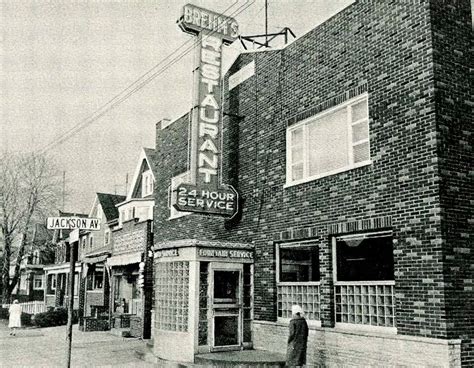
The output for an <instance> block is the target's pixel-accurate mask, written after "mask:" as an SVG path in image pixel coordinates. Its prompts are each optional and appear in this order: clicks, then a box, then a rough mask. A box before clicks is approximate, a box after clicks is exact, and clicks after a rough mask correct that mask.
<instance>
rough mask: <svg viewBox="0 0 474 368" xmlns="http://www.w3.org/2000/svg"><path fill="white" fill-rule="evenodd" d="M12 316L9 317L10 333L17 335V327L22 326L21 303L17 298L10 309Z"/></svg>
mask: <svg viewBox="0 0 474 368" xmlns="http://www.w3.org/2000/svg"><path fill="white" fill-rule="evenodd" d="M8 312H9V313H10V318H9V319H8V327H9V328H10V330H11V331H10V335H12V336H15V328H20V327H21V305H20V304H18V300H15V301H14V302H13V304H12V305H11V306H10V309H9V310H8Z"/></svg>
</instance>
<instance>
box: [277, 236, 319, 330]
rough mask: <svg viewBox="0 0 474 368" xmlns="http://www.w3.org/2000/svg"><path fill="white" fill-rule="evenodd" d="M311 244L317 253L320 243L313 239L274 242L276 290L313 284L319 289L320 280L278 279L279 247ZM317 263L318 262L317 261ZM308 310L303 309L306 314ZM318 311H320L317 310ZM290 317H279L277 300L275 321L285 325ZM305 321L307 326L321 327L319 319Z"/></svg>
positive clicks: (296, 246) (297, 246)
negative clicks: (316, 249)
mask: <svg viewBox="0 0 474 368" xmlns="http://www.w3.org/2000/svg"><path fill="white" fill-rule="evenodd" d="M311 245H313V246H314V247H316V248H318V254H319V250H320V246H321V244H320V243H319V242H318V241H317V240H315V239H311V240H304V241H296V242H282V243H276V244H275V260H276V272H275V281H276V290H277V293H278V288H279V287H285V286H301V285H304V286H309V287H311V286H313V287H317V288H318V291H319V290H320V286H321V281H280V249H281V247H282V246H283V248H286V249H288V248H299V247H308V246H311ZM318 263H319V262H318ZM319 268H320V270H321V265H320V264H319ZM320 270H319V279H320V280H321V271H320ZM307 312H308V311H304V313H305V314H306V313H307ZM319 313H320V311H319ZM290 320H291V318H284V317H279V316H278V302H277V322H278V323H282V324H285V325H287V324H288V323H289V322H290ZM307 323H308V325H309V326H312V327H321V320H320V319H319V320H317V319H307Z"/></svg>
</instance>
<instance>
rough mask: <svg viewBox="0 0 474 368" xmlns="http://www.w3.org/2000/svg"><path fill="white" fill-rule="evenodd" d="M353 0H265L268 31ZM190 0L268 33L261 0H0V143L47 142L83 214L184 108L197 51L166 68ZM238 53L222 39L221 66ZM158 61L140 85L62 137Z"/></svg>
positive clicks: (180, 38)
mask: <svg viewBox="0 0 474 368" xmlns="http://www.w3.org/2000/svg"><path fill="white" fill-rule="evenodd" d="M352 2H353V0H331V1H328V0H268V25H269V32H275V31H279V30H281V29H282V28H283V27H285V26H286V27H289V28H291V29H292V30H293V32H294V33H295V34H296V36H297V37H299V36H301V35H303V34H305V33H307V32H308V31H310V30H311V29H312V28H314V27H315V26H317V25H318V24H320V23H322V22H323V21H324V20H326V19H328V18H329V17H331V16H332V15H334V14H336V13H337V12H338V11H340V10H342V9H343V8H344V7H346V6H348V5H349V4H351V3H352ZM187 3H192V4H195V5H197V6H200V7H203V8H207V9H209V10H213V11H216V12H224V11H225V14H226V15H230V16H233V17H234V18H235V19H236V20H237V22H238V23H239V26H240V31H241V34H242V35H251V34H261V33H264V30H265V27H264V24H265V18H264V14H265V12H264V7H265V0H239V1H232V0H220V1H215V0H155V1H152V0H140V1H139V0H130V1H118V0H115V1H99V0H97V1H84V0H81V1H65V0H57V1H47V0H44V1H42V0H36V1H35V0H31V1H28V0H22V1H15V0H10V1H8V0H0V6H1V8H2V9H1V25H0V27H1V28H2V32H1V34H0V37H1V38H0V57H1V61H2V62H1V75H0V81H1V84H0V86H1V87H0V88H1V90H0V92H1V93H0V98H1V101H0V106H1V115H0V116H1V120H0V151H11V152H30V151H40V150H42V149H44V148H45V147H49V149H48V151H47V152H48V154H49V155H50V157H51V159H52V160H53V161H54V162H55V164H56V165H57V167H58V169H59V170H60V171H61V172H62V171H64V172H65V177H66V192H67V193H68V195H67V198H66V203H65V210H66V211H72V212H83V213H88V212H89V211H90V208H91V207H92V203H93V200H94V197H95V193H96V192H108V193H117V194H124V193H125V183H126V176H127V174H128V176H129V182H130V181H131V178H132V176H133V173H134V170H135V166H136V165H137V160H138V157H139V155H140V150H141V147H154V139H155V124H156V123H157V122H158V121H160V120H161V119H163V118H170V119H175V118H177V117H179V116H181V115H182V114H183V113H185V112H186V111H188V110H189V109H190V107H191V91H192V62H193V61H192V59H193V52H192V51H191V52H189V53H188V54H187V55H186V56H184V57H182V58H181V59H180V60H177V61H176V62H174V63H172V64H171V63H168V64H170V65H168V67H167V68H166V69H163V68H164V66H165V65H166V64H167V63H166V62H167V61H169V60H170V59H166V57H167V56H169V55H170V54H172V53H173V52H174V51H175V50H176V49H178V48H179V47H180V46H182V44H183V43H185V42H186V41H188V40H189V39H190V38H191V37H192V36H190V35H188V34H185V33H183V32H182V31H181V30H180V29H179V27H178V26H177V24H176V20H177V19H178V18H179V16H180V14H181V11H182V7H183V6H184V5H185V4H187ZM226 10H227V11H226ZM189 45H190V43H188V44H186V46H189ZM184 50H185V48H181V49H180V51H181V52H182V51H184ZM240 52H242V47H241V46H240V44H238V42H235V43H234V44H232V45H231V46H229V47H226V48H225V50H224V62H223V68H224V72H225V70H226V69H227V68H228V67H229V66H230V64H231V63H232V61H233V60H235V57H237V55H238V54H239V53H240ZM160 63H161V64H160ZM157 65H158V67H156V68H155V69H154V70H156V71H158V70H160V73H159V74H158V75H157V76H156V77H155V78H154V79H152V80H151V81H150V82H149V83H148V84H146V85H145V86H144V87H143V88H141V89H140V90H138V91H136V92H135V93H133V94H131V95H130V96H129V97H128V98H127V99H126V100H124V101H123V102H122V103H120V104H118V105H116V106H115V107H114V108H113V109H110V110H109V111H107V112H106V113H105V114H103V116H101V118H100V119H97V120H96V121H94V122H93V123H91V124H88V125H86V126H85V127H84V128H83V129H82V130H80V131H78V132H75V133H74V134H73V135H72V136H71V138H69V139H67V140H65V141H64V142H62V143H61V144H58V139H59V138H60V137H61V136H62V135H63V134H64V133H65V132H67V131H69V130H70V129H72V128H74V127H76V126H77V125H78V124H79V123H81V122H84V121H89V120H90V117H92V116H94V114H96V113H97V111H98V110H99V109H101V107H102V106H103V105H105V104H106V103H107V102H108V101H109V100H111V99H112V98H113V97H115V96H116V95H118V94H119V93H120V92H122V91H123V90H124V89H125V88H127V87H128V86H129V85H131V84H132V83H134V82H135V81H136V80H137V79H138V78H139V77H140V76H142V75H143V74H145V73H146V72H147V71H149V70H150V69H152V68H153V67H155V66H157ZM99 111H102V110H99ZM51 143H54V144H52V145H51Z"/></svg>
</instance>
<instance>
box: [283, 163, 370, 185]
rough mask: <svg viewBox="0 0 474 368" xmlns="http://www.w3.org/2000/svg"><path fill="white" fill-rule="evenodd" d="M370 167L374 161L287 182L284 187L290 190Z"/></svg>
mask: <svg viewBox="0 0 474 368" xmlns="http://www.w3.org/2000/svg"><path fill="white" fill-rule="evenodd" d="M369 165H372V160H368V161H363V162H359V163H357V164H355V165H351V166H346V167H343V168H340V169H337V170H333V171H329V172H327V173H324V174H320V175H314V176H311V177H308V178H304V179H299V180H295V181H293V182H287V183H286V184H285V185H283V188H285V189H286V188H290V187H293V186H295V185H299V184H303V183H307V182H310V181H314V180H318V179H322V178H325V177H328V176H332V175H336V174H340V173H343V172H346V171H350V170H354V169H358V168H360V167H364V166H369ZM287 176H288V174H287Z"/></svg>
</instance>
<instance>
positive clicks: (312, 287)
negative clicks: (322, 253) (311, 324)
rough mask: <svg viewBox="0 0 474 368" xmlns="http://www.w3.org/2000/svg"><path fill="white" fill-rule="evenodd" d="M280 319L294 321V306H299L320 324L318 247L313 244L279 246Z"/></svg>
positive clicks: (308, 317) (278, 285)
mask: <svg viewBox="0 0 474 368" xmlns="http://www.w3.org/2000/svg"><path fill="white" fill-rule="evenodd" d="M276 251H277V264H278V272H277V294H278V295H277V299H278V318H279V319H281V320H288V319H290V318H291V306H292V305H294V304H298V305H300V306H301V307H302V308H303V310H304V313H305V317H306V319H307V320H309V321H319V319H320V317H319V306H320V303H319V279H320V273H319V247H318V246H317V244H315V243H313V242H311V243H290V244H279V245H278V246H277V249H276Z"/></svg>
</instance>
